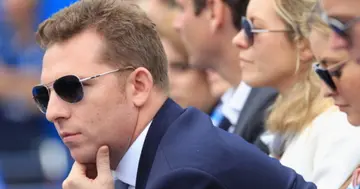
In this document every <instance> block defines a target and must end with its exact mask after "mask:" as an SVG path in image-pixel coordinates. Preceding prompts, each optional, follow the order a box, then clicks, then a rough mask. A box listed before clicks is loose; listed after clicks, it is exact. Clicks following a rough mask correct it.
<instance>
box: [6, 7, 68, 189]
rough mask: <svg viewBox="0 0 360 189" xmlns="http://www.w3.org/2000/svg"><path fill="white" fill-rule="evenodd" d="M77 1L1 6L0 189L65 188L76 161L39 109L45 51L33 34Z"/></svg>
mask: <svg viewBox="0 0 360 189" xmlns="http://www.w3.org/2000/svg"><path fill="white" fill-rule="evenodd" d="M73 2H75V0H0V126H1V132H0V189H5V188H6V189H22V188H24V189H25V188H26V189H32V188H34V189H42V188H43V189H52V188H54V189H55V188H61V182H62V180H63V179H64V178H65V177H66V175H67V174H68V172H69V169H70V166H71V164H72V160H71V158H70V156H69V153H68V151H67V149H66V148H65V146H64V145H63V144H62V142H61V140H60V139H59V137H58V135H57V132H56V130H55V128H54V126H53V125H52V124H51V123H49V122H47V121H46V119H45V117H44V115H42V114H40V113H39V111H38V110H37V109H36V107H35V105H34V103H33V102H32V97H31V88H32V86H33V85H35V84H37V83H38V82H39V77H40V68H41V62H42V56H43V51H42V50H41V49H40V48H39V47H38V45H37V44H36V43H35V36H34V31H36V28H37V25H38V24H39V23H41V22H42V21H43V20H44V19H46V18H48V17H49V16H51V15H52V14H53V13H55V12H57V11H58V10H59V9H61V8H63V7H65V6H67V5H69V4H71V3H73Z"/></svg>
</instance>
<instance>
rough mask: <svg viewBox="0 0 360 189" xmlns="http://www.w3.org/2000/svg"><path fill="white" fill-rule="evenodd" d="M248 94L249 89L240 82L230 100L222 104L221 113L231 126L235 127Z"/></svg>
mask: <svg viewBox="0 0 360 189" xmlns="http://www.w3.org/2000/svg"><path fill="white" fill-rule="evenodd" d="M250 92H251V87H250V86H249V85H247V84H246V83H244V82H241V83H240V84H239V86H238V87H237V88H236V90H235V92H233V93H232V95H231V98H230V99H229V100H227V102H225V103H224V106H223V107H222V112H223V114H224V116H225V117H226V118H227V119H228V120H229V121H230V123H231V124H232V125H235V124H236V122H237V121H238V119H239V116H240V113H241V111H242V109H243V107H244V105H245V103H246V101H247V98H248V96H249V94H250Z"/></svg>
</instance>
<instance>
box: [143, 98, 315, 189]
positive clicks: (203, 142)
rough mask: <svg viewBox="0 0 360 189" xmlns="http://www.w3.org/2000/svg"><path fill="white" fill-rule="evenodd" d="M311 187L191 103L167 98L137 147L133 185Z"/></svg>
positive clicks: (157, 188) (172, 188) (158, 188)
mask: <svg viewBox="0 0 360 189" xmlns="http://www.w3.org/2000/svg"><path fill="white" fill-rule="evenodd" d="M145 188H147V189H225V188H226V189H314V188H316V187H315V186H314V185H313V184H311V183H306V182H305V181H304V180H303V178H302V177H301V176H300V175H297V174H296V173H295V172H294V171H293V170H291V169H289V168H286V167H284V166H282V165H281V164H280V163H279V162H278V161H277V160H275V159H271V158H270V157H268V156H267V155H266V154H264V153H262V152H261V151H260V150H258V149H257V148H256V147H254V146H253V145H251V144H249V143H247V142H245V141H244V140H243V139H242V138H241V137H238V136H236V135H233V134H230V133H228V132H225V131H223V130H221V129H219V128H217V127H214V126H213V125H212V122H211V120H210V118H209V117H208V115H206V114H204V113H202V112H201V111H199V110H197V109H195V108H188V109H182V108H181V107H180V106H178V105H177V104H176V103H175V102H173V101H172V100H171V99H168V100H167V101H166V102H165V103H164V105H163V106H162V107H161V109H160V110H159V112H158V113H157V114H156V116H155V117H154V119H153V121H152V124H151V126H150V128H149V131H148V134H147V136H146V139H145V142H144V146H143V149H142V152H141V157H140V162H139V168H138V172H137V179H136V189H145Z"/></svg>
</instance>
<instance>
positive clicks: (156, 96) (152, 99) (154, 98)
mask: <svg viewBox="0 0 360 189" xmlns="http://www.w3.org/2000/svg"><path fill="white" fill-rule="evenodd" d="M167 98H168V96H167V95H166V93H164V92H163V91H160V90H156V89H155V90H154V91H152V92H151V94H150V96H149V97H148V100H147V101H146V103H145V104H144V105H143V106H141V107H139V112H138V118H137V123H136V125H135V126H134V132H133V134H132V137H131V139H130V141H129V144H126V149H124V150H125V151H124V152H121V153H123V154H121V155H120V156H116V155H114V156H113V157H112V158H111V159H112V161H111V168H112V170H115V169H116V168H117V166H118V164H119V162H120V161H121V159H122V157H123V156H124V155H125V154H126V152H127V150H128V149H129V148H130V147H131V145H132V144H133V143H134V142H135V141H136V139H137V138H138V137H139V135H140V134H141V133H142V132H143V131H144V129H145V128H146V127H147V126H148V124H149V123H150V122H151V121H152V120H153V119H154V117H155V115H156V114H157V112H158V111H159V110H160V108H161V107H162V105H163V104H164V102H165V101H166V100H167Z"/></svg>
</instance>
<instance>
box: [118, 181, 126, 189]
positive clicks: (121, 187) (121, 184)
mask: <svg viewBox="0 0 360 189" xmlns="http://www.w3.org/2000/svg"><path fill="white" fill-rule="evenodd" d="M115 189H129V185H128V184H126V183H124V182H122V181H121V180H116V181H115Z"/></svg>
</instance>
